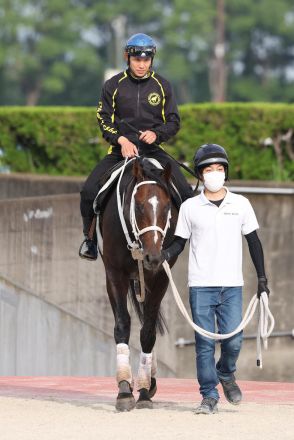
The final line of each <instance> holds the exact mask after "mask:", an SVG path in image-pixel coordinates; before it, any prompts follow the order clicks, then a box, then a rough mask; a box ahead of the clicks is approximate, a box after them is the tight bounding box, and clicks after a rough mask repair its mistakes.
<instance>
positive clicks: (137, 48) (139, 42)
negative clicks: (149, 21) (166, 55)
mask: <svg viewBox="0 0 294 440" xmlns="http://www.w3.org/2000/svg"><path fill="white" fill-rule="evenodd" d="M125 51H126V53H127V54H128V56H129V57H130V56H133V57H142V58H145V57H151V58H152V59H153V57H154V55H155V53H156V45H155V42H154V40H153V39H152V38H151V37H149V35H146V34H135V35H132V36H131V37H130V38H129V39H128V41H127V44H126V46H125Z"/></svg>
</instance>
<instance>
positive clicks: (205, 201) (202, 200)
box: [199, 186, 232, 205]
mask: <svg viewBox="0 0 294 440" xmlns="http://www.w3.org/2000/svg"><path fill="white" fill-rule="evenodd" d="M224 188H225V190H226V191H227V193H226V195H225V198H224V200H223V202H222V205H225V204H227V203H232V193H231V192H230V191H229V189H228V188H227V187H226V186H224ZM199 197H200V203H201V205H211V204H213V203H212V202H211V201H210V200H208V198H207V197H206V196H205V194H204V188H203V190H202V191H201V193H200V195H199Z"/></svg>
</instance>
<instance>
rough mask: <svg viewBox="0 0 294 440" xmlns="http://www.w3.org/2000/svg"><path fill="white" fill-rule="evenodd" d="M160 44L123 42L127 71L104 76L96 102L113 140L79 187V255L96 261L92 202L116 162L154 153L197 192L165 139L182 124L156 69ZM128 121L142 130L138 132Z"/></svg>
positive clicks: (142, 39) (181, 184)
mask: <svg viewBox="0 0 294 440" xmlns="http://www.w3.org/2000/svg"><path fill="white" fill-rule="evenodd" d="M155 53H156V46H155V43H154V41H153V39H152V38H151V37H149V36H148V35H145V34H136V35H133V36H132V37H131V38H130V39H129V40H128V42H127V44H126V46H125V52H124V57H125V60H126V62H127V64H128V68H127V70H126V71H124V72H121V73H119V74H118V75H115V76H114V77H112V78H111V79H110V80H108V81H106V83H105V84H104V87H103V89H102V94H101V99H100V102H99V104H98V109H97V118H98V123H99V126H100V129H101V131H102V135H103V137H104V139H106V141H107V142H109V143H110V148H109V151H108V155H107V156H106V157H104V159H102V161H101V162H100V163H99V164H98V165H97V166H96V167H95V168H94V170H93V171H92V173H91V174H90V176H89V177H88V179H87V180H86V182H85V184H84V186H83V188H82V190H81V214H82V218H83V232H84V236H85V238H84V241H83V243H82V245H81V247H80V250H79V255H80V257H82V258H86V259H88V260H96V258H97V255H98V253H97V243H96V240H95V239H92V238H91V237H89V230H90V227H91V224H92V220H93V218H94V211H93V201H94V199H95V197H96V195H97V193H98V191H99V189H100V187H101V185H100V179H101V177H102V176H103V174H104V173H105V172H106V171H107V170H109V169H110V168H111V167H112V166H113V165H115V164H116V163H118V162H120V161H121V160H123V159H124V158H126V157H129V158H131V157H134V156H136V155H138V154H144V155H145V156H149V157H153V158H155V159H157V160H158V161H159V162H160V163H161V164H162V165H163V166H164V165H166V164H167V163H170V164H171V167H172V174H173V176H174V178H175V180H176V185H177V187H178V190H179V193H180V195H181V198H182V200H183V201H184V200H186V199H187V198H189V197H192V196H193V195H194V193H193V191H192V189H191V187H190V186H189V185H188V183H187V181H186V179H185V178H184V176H183V175H182V173H181V172H180V170H179V167H178V165H177V163H176V162H175V161H174V160H172V159H171V158H169V157H168V155H167V154H166V153H165V152H164V150H163V149H161V148H159V147H156V146H155V145H154V143H156V144H161V143H162V142H166V141H168V140H169V139H170V138H171V137H172V136H174V135H175V134H176V133H177V132H178V130H179V128H180V117H179V113H178V109H177V105H176V102H175V99H174V95H173V92H172V89H171V86H170V83H169V82H168V81H167V80H166V79H164V78H163V77H162V76H160V75H158V74H157V73H155V72H154V71H153V70H152V63H153V58H154V55H155ZM122 119H124V120H125V121H126V122H128V123H129V124H131V125H132V126H134V127H135V128H136V129H137V130H139V131H141V135H140V136H138V135H137V134H135V133H134V132H133V131H132V130H131V129H130V128H129V126H127V125H126V124H123V123H121V120H122Z"/></svg>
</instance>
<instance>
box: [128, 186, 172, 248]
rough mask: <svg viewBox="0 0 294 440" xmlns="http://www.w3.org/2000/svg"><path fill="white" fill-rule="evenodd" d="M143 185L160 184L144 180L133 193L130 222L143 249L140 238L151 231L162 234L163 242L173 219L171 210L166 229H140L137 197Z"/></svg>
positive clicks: (157, 227)
mask: <svg viewBox="0 0 294 440" xmlns="http://www.w3.org/2000/svg"><path fill="white" fill-rule="evenodd" d="M143 185H158V182H156V181H155V180H143V181H142V182H139V183H137V184H136V185H135V187H134V189H133V192H132V196H131V203H130V222H131V226H132V232H133V234H134V237H135V240H136V241H137V242H139V243H140V245H141V247H142V246H143V245H142V242H141V240H140V236H141V235H143V234H145V233H146V232H149V231H158V232H160V233H161V235H162V242H163V240H164V238H165V236H166V233H167V230H168V228H169V227H170V219H171V208H170V209H169V210H168V213H167V219H166V224H165V227H164V229H162V228H161V227H160V226H157V225H152V226H147V227H146V228H143V229H140V228H139V226H138V223H137V219H136V209H135V208H136V201H135V195H136V193H137V190H138V188H139V187H140V186H143Z"/></svg>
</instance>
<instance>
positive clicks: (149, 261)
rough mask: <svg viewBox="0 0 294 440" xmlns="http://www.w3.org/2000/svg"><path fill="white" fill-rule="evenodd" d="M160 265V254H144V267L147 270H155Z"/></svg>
mask: <svg viewBox="0 0 294 440" xmlns="http://www.w3.org/2000/svg"><path fill="white" fill-rule="evenodd" d="M160 263H161V258H160V254H157V253H156V254H150V253H149V254H146V255H145V257H144V266H145V268H146V269H148V270H157V269H158V268H159V265H160Z"/></svg>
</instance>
